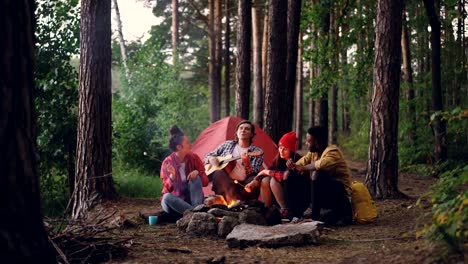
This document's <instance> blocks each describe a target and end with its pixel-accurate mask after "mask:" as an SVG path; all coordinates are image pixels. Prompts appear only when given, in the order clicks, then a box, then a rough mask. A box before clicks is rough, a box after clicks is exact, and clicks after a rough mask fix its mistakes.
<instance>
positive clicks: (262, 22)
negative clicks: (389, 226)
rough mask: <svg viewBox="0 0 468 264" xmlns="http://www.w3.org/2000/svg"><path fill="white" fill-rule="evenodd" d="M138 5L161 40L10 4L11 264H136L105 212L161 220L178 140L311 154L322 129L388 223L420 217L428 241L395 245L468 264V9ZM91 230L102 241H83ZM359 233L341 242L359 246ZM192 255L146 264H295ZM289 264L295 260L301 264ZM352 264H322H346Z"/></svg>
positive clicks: (6, 156) (216, 2)
mask: <svg viewBox="0 0 468 264" xmlns="http://www.w3.org/2000/svg"><path fill="white" fill-rule="evenodd" d="M126 1H133V2H135V3H136V4H139V5H144V6H145V7H146V8H148V9H151V10H152V13H153V15H154V16H155V17H157V18H158V19H159V21H160V22H159V23H158V24H156V25H153V26H152V27H151V29H150V31H149V38H148V39H142V38H140V39H136V40H127V39H126V38H125V35H124V34H123V30H122V28H125V26H126V25H125V23H124V22H123V21H122V20H121V18H120V13H119V6H118V1H117V0H112V1H111V0H102V1H91V0H81V1H78V0H71V1H67V0H49V1H42V0H37V1H34V0H19V1H2V3H1V4H0V35H1V36H2V41H0V60H1V64H0V65H1V68H0V84H1V85H0V86H1V89H0V171H1V174H0V198H1V199H0V201H1V202H0V203H1V204H2V205H1V206H0V208H1V209H0V211H1V212H2V213H1V215H2V216H5V217H2V218H1V220H0V245H3V247H2V248H3V250H2V251H4V252H6V253H5V255H4V257H3V258H4V259H5V260H6V261H7V262H6V263H23V262H24V263H30V262H38V261H39V260H40V261H41V263H42V262H44V263H49V262H50V263H56V262H59V263H74V262H77V263H78V262H79V263H96V262H106V261H109V262H112V261H114V260H115V259H117V257H118V256H119V254H120V253H121V252H120V251H112V250H113V248H112V246H110V245H114V244H119V243H120V244H125V245H126V246H125V247H126V250H127V251H130V252H131V251H132V246H128V243H129V242H128V241H129V240H131V239H130V238H128V239H127V237H126V236H130V235H129V233H125V235H126V236H125V237H124V238H122V237H118V239H117V238H115V237H114V238H109V239H111V240H112V239H114V240H118V241H119V243H117V242H116V243H114V244H113V243H106V244H105V246H103V245H104V243H103V242H102V243H101V242H99V241H103V240H99V239H104V238H102V237H100V238H99V239H98V237H99V236H100V235H101V236H102V232H104V230H108V229H107V227H104V225H103V224H102V222H103V221H109V219H103V220H96V219H98V218H99V214H100V211H99V210H101V209H99V208H103V207H106V206H107V209H106V210H107V211H106V212H108V210H109V208H111V207H112V206H113V205H112V203H114V202H116V204H117V205H114V207H116V206H117V207H118V206H121V205H122V203H123V202H122V201H132V203H138V201H141V204H140V205H138V206H139V207H138V208H139V209H141V208H143V209H141V210H145V206H147V207H151V208H153V207H154V206H156V207H157V206H159V197H160V196H161V189H162V184H161V180H160V175H159V174H160V167H161V162H162V160H163V159H164V158H165V157H166V156H168V155H169V154H170V153H171V151H170V150H169V148H168V142H169V136H170V135H169V129H170V128H171V126H172V125H174V124H176V125H177V126H179V127H180V128H181V129H182V130H183V131H184V132H185V133H186V134H187V136H188V138H189V139H190V140H191V142H194V141H195V140H196V138H197V136H198V135H199V134H200V133H201V132H202V131H203V130H204V129H205V128H206V127H208V126H209V125H210V124H212V123H214V122H216V121H218V120H220V119H222V118H224V117H227V116H237V117H240V118H243V119H247V120H251V121H252V122H253V123H255V124H257V125H258V126H259V127H260V128H262V129H263V130H264V131H265V132H266V133H267V134H268V135H269V136H270V137H271V139H272V140H273V141H274V142H278V141H279V139H280V138H281V136H282V135H283V134H285V133H287V132H289V131H295V132H296V133H297V135H298V138H299V146H302V147H301V148H302V150H303V151H304V152H306V151H307V149H306V147H305V138H306V131H307V128H309V127H311V126H323V127H326V128H327V129H328V141H329V143H330V144H336V145H338V146H339V147H340V148H341V149H342V150H343V152H344V153H345V154H346V157H347V159H348V160H349V162H350V164H351V169H352V170H353V174H354V176H355V177H356V178H357V179H359V180H361V181H362V182H364V183H365V185H366V187H367V188H368V190H369V192H370V194H371V195H372V197H373V199H374V200H375V201H376V204H377V207H379V206H381V209H380V213H381V214H382V217H381V219H386V218H385V217H383V215H385V212H386V211H385V210H387V209H388V208H389V206H393V205H395V204H397V205H396V207H397V208H398V207H402V208H408V209H410V208H412V207H415V208H416V207H418V208H420V209H418V210H420V211H417V213H415V214H414V219H413V218H411V219H412V220H411V221H413V220H414V223H415V224H414V225H416V226H417V227H416V228H413V226H412V227H411V228H412V229H411V231H405V232H403V231H402V232H401V233H404V234H399V233H398V232H399V231H398V232H397V231H394V230H390V231H389V233H392V232H393V235H395V236H396V237H398V238H395V240H399V239H401V237H404V239H407V238H408V237H410V238H411V239H413V240H412V241H415V243H417V247H421V246H420V245H422V244H424V245H430V246H431V248H430V249H428V250H427V252H431V254H429V253H428V254H429V255H430V256H426V255H424V257H427V258H426V259H424V261H427V263H432V262H439V263H440V262H446V263H447V262H448V263H463V262H464V261H466V260H465V258H466V256H467V252H468V251H467V243H468V241H467V237H468V192H467V187H468V151H467V150H468V70H467V69H468V48H467V45H468V33H467V30H468V18H467V10H468V2H467V1H466V0H420V1H416V0H408V1H403V0H378V1H372V0H323V1H320V0H302V1H301V0H287V1H286V0H238V1H232V0H159V1H155V0H126ZM111 14H113V16H114V17H115V21H114V22H111ZM201 158H202V159H203V158H204V157H201ZM414 179H416V180H414ZM408 182H410V184H409V183H408ZM415 190H418V191H415ZM125 199H130V200H125ZM132 199H133V200H132ZM138 199H142V200H138ZM118 201H121V203H120V204H119V202H118ZM109 203H110V204H111V205H109ZM127 206H128V205H127ZM385 208H386V209H385ZM392 208H393V207H392ZM157 209H160V207H158V208H157ZM384 209H385V210H384ZM392 210H393V209H392ZM415 210H416V209H415ZM396 211H398V210H396ZM387 212H388V211H387ZM102 214H103V213H102V212H101V217H102V216H103V215H102ZM404 215H405V213H404V212H401V216H402V217H404ZM109 217H110V216H109ZM112 217H115V216H114V215H112ZM411 217H412V216H411ZM92 220H94V222H93V223H92V224H91V221H92ZM140 220H141V219H140ZM400 220H401V221H403V222H404V221H405V220H404V219H400ZM86 221H89V222H86ZM124 222H125V221H124ZM383 222H384V221H381V222H380V223H379V222H377V223H374V224H371V225H370V228H379V224H380V225H382V223H383ZM80 223H86V224H83V226H85V225H87V226H88V228H84V227H83V226H81V228H82V229H80V230H79V229H78V227H76V228H75V227H74V226H79V225H80ZM411 223H413V222H411ZM139 225H143V226H144V225H145V224H144V222H143V223H139ZM90 226H92V228H90ZM139 228H141V227H139ZM145 228H148V227H145ZM167 228H169V229H168V230H169V231H168V230H166V231H165V232H172V231H173V230H172V229H171V228H173V227H167ZM91 229H92V230H91ZM77 230H79V231H77ZM90 230H91V231H90ZM138 230H140V229H138ZM143 230H146V229H143ZM348 230H349V229H344V231H342V230H339V231H338V234H340V235H341V234H342V233H340V232H344V234H345V235H349V236H353V235H355V233H353V232H355V231H350V233H346V232H348ZM358 230H362V229H359V227H358ZM150 231H151V230H150ZM400 231H401V230H400ZM73 232H75V233H73ZM135 232H136V231H135ZM359 232H361V231H359ZM363 232H364V231H363ZM163 233H164V232H163ZM52 234H53V235H52ZM98 234H99V235H98ZM365 234H367V233H365ZM80 236H81V238H83V240H82V241H81V242H80V243H76V244H73V243H75V242H76V241H78V238H79V237H80ZM365 236H366V235H365ZM109 237H111V235H109ZM172 238H173V237H171V239H172ZM94 239H96V240H94ZM181 239H187V240H189V241H190V238H181ZM333 239H335V238H333ZM352 239H355V238H352ZM124 240H125V241H124ZM338 240H339V239H338ZM338 240H337V241H338ZM73 241H75V242H73ZM89 241H94V242H89ZM132 241H133V240H132ZM162 241H164V239H163V240H162ZM184 241H185V240H184ZM197 241H198V240H197ZM330 241H332V240H327V241H326V242H325V243H332V242H333V241H334V240H333V241H332V242H330ZM221 242H222V241H221ZM221 242H220V241H217V242H216V243H218V244H222V243H221ZM335 242H336V241H335ZM67 243H68V244H67ZM88 243H89V244H88ZM92 243H94V245H95V247H94V251H93V250H91V251H89V248H92V246H90V245H91V244H92ZM160 243H163V242H160ZM199 243H202V242H201V241H200V242H199ZM395 243H399V242H398V241H396V242H395ZM404 243H407V241H406V240H405V242H401V244H404ZM420 243H421V244H420ZM136 244H137V245H138V243H136ZM78 245H81V246H83V247H85V248H86V250H84V249H83V250H80V249H77V247H78ZM96 245H100V246H102V248H99V249H96V248H98V247H97V246H96ZM327 245H328V244H327ZM434 245H436V247H435V249H434V248H432V246H434ZM136 247H137V248H139V249H138V250H140V251H142V250H143V249H142V247H141V246H136ZM174 247H176V246H174ZM220 247H222V246H220ZM409 247H414V245H413V244H411V245H410V246H409ZM425 247H426V246H424V248H425ZM72 248H73V249H72ZM171 249H172V248H171ZM205 249H206V248H205ZM335 249H336V248H333V247H332V248H331V250H332V251H331V252H334V251H333V250H335ZM72 250H74V252H72ZM106 250H108V251H106ZM138 250H137V251H135V252H140V251H138ZM180 250H181V249H177V250H175V251H170V250H169V251H167V252H166V253H167V254H166V255H164V256H165V257H167V258H166V259H165V260H159V261H157V260H158V258H157V256H146V257H145V258H141V259H138V258H135V259H132V260H131V261H135V262H143V261H145V262H148V261H149V262H155V261H156V262H158V263H162V262H164V261H166V262H171V261H173V262H177V263H178V262H180V261H182V262H195V263H199V262H205V263H206V262H208V263H224V262H226V263H233V262H239V261H240V262H247V263H250V262H255V261H257V262H256V263H271V262H272V261H273V260H275V261H277V262H278V260H277V259H276V258H275V255H274V254H277V253H271V252H270V253H268V254H272V256H273V257H271V256H270V258H266V259H262V258H260V259H251V260H250V261H248V260H246V259H242V258H241V257H240V256H238V255H239V254H241V253H236V252H234V251H231V253H229V252H228V250H225V251H223V252H221V253H219V254H224V257H223V258H222V259H221V260H220V259H217V258H213V259H208V260H207V259H203V258H202V259H197V258H195V259H193V258H192V259H191V258H190V257H187V256H185V257H183V258H182V259H178V256H177V253H179V254H185V253H186V252H182V251H180ZM183 250H188V251H190V252H192V251H196V250H194V249H191V248H188V249H185V248H184V249H183ZM252 250H253V249H252ZM282 250H283V249H282ZM284 250H286V251H278V252H281V254H283V253H284V252H287V253H288V254H289V253H291V252H294V251H295V250H296V249H295V248H290V249H289V251H287V250H288V249H284ZM314 250H317V251H319V250H320V246H318V247H317V249H314ZM327 250H328V249H327ZM353 250H354V249H353ZM101 251H103V252H104V251H105V253H102V252H101ZM371 251H372V249H369V248H367V249H362V251H359V252H358V253H360V254H367V253H368V252H371ZM70 252H72V253H73V254H75V253H77V252H81V253H82V252H86V253H85V254H86V256H84V257H82V258H79V257H76V255H74V256H72V255H73V254H71V253H70ZM143 252H146V251H143ZM168 252H169V253H168ZM174 252H175V253H174ZM181 252H182V253H181ZM226 252H228V253H226ZM298 252H302V250H301V249H299V250H298ZM314 252H315V251H314ZM325 252H327V253H326V254H328V255H330V254H331V255H332V254H333V253H330V252H328V251H325ZM401 252H403V251H401ZM401 252H400V253H399V254H402V255H404V254H407V255H411V254H412V253H408V252H406V251H405V252H406V253H401ZM434 252H435V253H434ZM70 254H71V255H70ZM93 254H94V255H93ZM171 254H172V255H171ZM236 254H238V255H236ZM246 254H247V255H249V254H252V255H253V256H255V255H256V254H258V252H257V253H255V252H250V251H247V252H246ZM265 254H267V253H265ZM268 254H267V255H268ZM291 254H292V253H291ZM296 254H299V256H297V257H298V259H304V260H306V259H308V258H307V257H305V256H306V255H307V253H296ZM301 254H302V255H301ZM316 254H319V256H320V252H317V253H316ZM322 254H323V253H322ZM368 254H370V253H368ZM391 254H393V253H392V252H391ZM98 255H99V256H98ZM129 255H130V256H133V257H135V256H134V255H132V254H131V253H129ZM142 255H145V254H142ZM358 255H359V254H356V256H358ZM393 255H395V254H393ZM435 255H436V256H437V257H436V258H435V257H434V256H435ZM96 256H98V257H96ZM226 256H227V257H226ZM236 256H238V257H239V258H240V259H239V260H237V261H236V260H235V259H233V258H234V257H236ZM346 257H350V256H343V257H340V258H338V259H327V258H326V256H324V258H323V259H322V258H319V259H318V260H320V261H322V262H324V261H327V262H330V261H331V262H332V263H338V262H345V263H346V260H347V259H346ZM420 257H421V258H422V256H420ZM87 258H89V259H87ZM225 258H226V259H225ZM298 259H296V258H294V257H293V258H292V261H293V262H300V261H299V260H298ZM124 260H125V258H124ZM358 260H359V259H358V258H355V259H354V260H353V259H348V261H349V262H355V261H358ZM383 260H384V261H383V263H390V262H392V263H395V259H392V258H383ZM284 261H286V262H287V260H284ZM369 261H370V262H371V263H373V262H376V261H379V259H378V258H377V259H375V258H374V259H372V258H371V259H370V260H369ZM400 261H401V262H399V261H396V263H405V262H406V261H421V259H411V258H407V259H403V260H400ZM280 263H283V262H281V261H280Z"/></svg>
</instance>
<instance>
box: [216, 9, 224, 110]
mask: <svg viewBox="0 0 468 264" xmlns="http://www.w3.org/2000/svg"><path fill="white" fill-rule="evenodd" d="M222 14H223V5H222V2H221V0H216V2H215V21H214V23H215V24H214V33H215V45H216V50H215V75H214V78H215V79H214V81H215V86H216V91H217V94H216V96H217V98H216V101H217V102H218V104H219V106H218V108H219V115H220V117H221V90H222V76H221V73H222V68H223V63H222V55H223V38H222V33H223V30H222V27H223V23H222V18H223V17H222Z"/></svg>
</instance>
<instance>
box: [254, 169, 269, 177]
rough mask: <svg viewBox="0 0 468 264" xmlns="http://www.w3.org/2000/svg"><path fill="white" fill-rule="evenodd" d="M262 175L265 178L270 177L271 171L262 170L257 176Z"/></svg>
mask: <svg viewBox="0 0 468 264" xmlns="http://www.w3.org/2000/svg"><path fill="white" fill-rule="evenodd" d="M262 175H263V176H269V175H270V171H269V170H266V169H265V170H261V171H260V172H259V173H258V174H257V176H262Z"/></svg>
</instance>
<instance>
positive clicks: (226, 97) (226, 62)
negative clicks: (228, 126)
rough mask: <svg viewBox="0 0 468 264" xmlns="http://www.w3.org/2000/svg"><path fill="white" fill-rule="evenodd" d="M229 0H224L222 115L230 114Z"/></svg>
mask: <svg viewBox="0 0 468 264" xmlns="http://www.w3.org/2000/svg"><path fill="white" fill-rule="evenodd" d="M229 1H230V0H226V1H225V2H224V12H225V16H226V25H225V26H226V28H225V30H224V115H225V116H230V115H231V52H230V48H231V24H230V21H231V11H230V3H229Z"/></svg>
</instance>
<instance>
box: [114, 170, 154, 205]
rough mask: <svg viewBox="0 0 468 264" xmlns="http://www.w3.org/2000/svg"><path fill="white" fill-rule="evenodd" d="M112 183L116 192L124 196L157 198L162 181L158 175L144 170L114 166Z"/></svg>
mask: <svg viewBox="0 0 468 264" xmlns="http://www.w3.org/2000/svg"><path fill="white" fill-rule="evenodd" d="M113 171H114V175H115V176H114V184H115V187H116V189H117V192H118V193H119V194H120V195H122V196H125V197H135V198H158V197H160V196H161V190H162V182H161V179H160V178H159V177H154V175H153V174H152V173H148V172H146V171H145V170H142V169H138V168H136V169H135V168H130V167H123V166H122V167H120V166H114V168H113Z"/></svg>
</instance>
